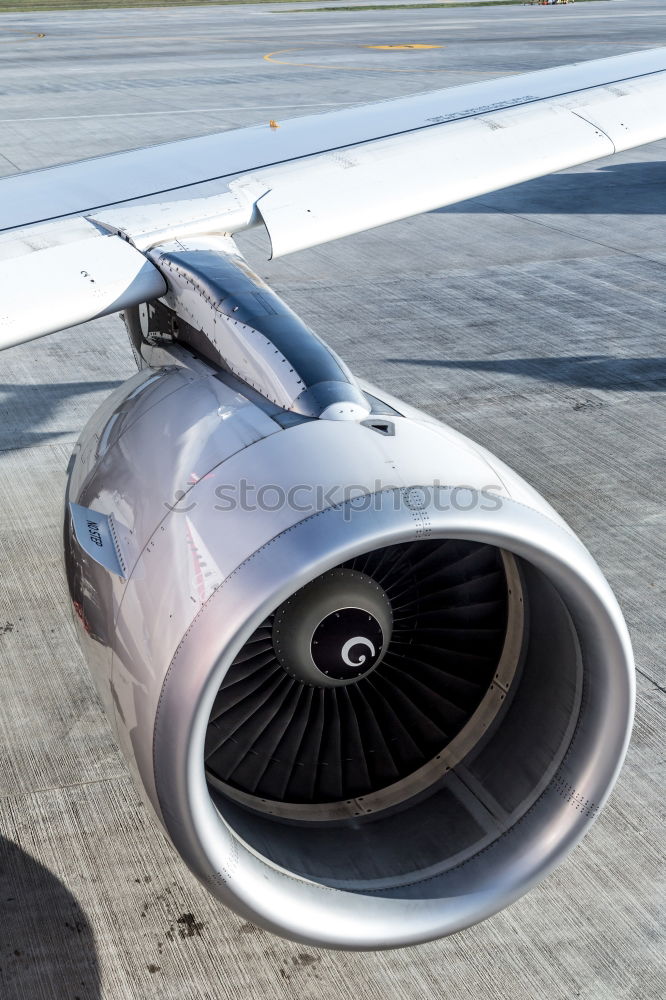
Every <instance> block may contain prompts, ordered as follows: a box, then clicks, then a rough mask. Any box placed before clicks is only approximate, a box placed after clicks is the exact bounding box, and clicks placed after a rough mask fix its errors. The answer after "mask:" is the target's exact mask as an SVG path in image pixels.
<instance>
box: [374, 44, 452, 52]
mask: <svg viewBox="0 0 666 1000" xmlns="http://www.w3.org/2000/svg"><path fill="white" fill-rule="evenodd" d="M444 47H445V46H444V45H418V44H416V43H409V44H407V45H364V46H363V48H364V49H381V50H382V51H383V52H395V51H396V50H399V51H401V52H402V51H404V50H406V49H443V48H444Z"/></svg>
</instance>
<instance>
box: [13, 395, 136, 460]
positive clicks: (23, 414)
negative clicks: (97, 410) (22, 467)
mask: <svg viewBox="0 0 666 1000" xmlns="http://www.w3.org/2000/svg"><path fill="white" fill-rule="evenodd" d="M119 385H122V379H120V380H115V381H101V382H39V383H36V384H34V385H24V384H17V383H11V382H0V451H3V450H5V449H9V448H29V447H30V446H31V445H36V444H43V443H44V442H45V441H53V440H55V439H57V438H61V437H70V436H71V435H72V434H76V435H77V436H78V434H79V432H80V431H81V430H82V426H83V422H85V419H84V421H83V422H82V424H81V426H77V427H72V428H70V427H65V428H63V429H61V430H39V429H38V428H40V427H48V425H49V424H53V423H55V422H57V420H58V410H59V409H60V407H61V405H62V403H63V402H65V401H66V400H69V399H75V398H78V397H80V396H88V395H91V394H92V393H102V392H104V393H110V392H112V391H113V389H116V388H117V387H118V386H119ZM100 402H101V399H100Z"/></svg>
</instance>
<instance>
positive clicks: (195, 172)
mask: <svg viewBox="0 0 666 1000" xmlns="http://www.w3.org/2000/svg"><path fill="white" fill-rule="evenodd" d="M664 137H666V48H660V49H651V50H648V51H644V52H639V53H631V54H628V55H624V56H616V57H612V58H608V59H600V60H595V61H594V62H588V63H579V64H575V65H572V66H566V67H560V68H556V69H549V70H543V71H540V72H538V73H529V74H525V75H521V76H515V77H509V78H504V79H502V80H498V81H494V82H483V83H476V84H471V85H466V86H462V87H456V88H453V89H450V90H443V91H437V92H433V93H430V94H421V95H416V96H413V97H408V98H401V99H398V100H393V101H384V102H381V103H379V104H373V105H367V106H364V107H357V108H351V109H347V110H344V111H336V112H328V113H324V114H319V115H311V116H308V117H303V118H297V119H294V120H292V121H287V122H284V123H280V127H279V128H277V129H272V128H270V127H269V126H268V125H266V126H265V127H254V128H249V129H241V130H237V131H229V132H224V133H219V134H216V135H211V136H206V137H203V138H200V139H189V140H183V141H180V142H174V143H169V144H166V145H162V146H154V147H150V148H148V149H144V150H137V151H133V152H128V153H119V154H114V155H111V156H106V157H101V158H97V159H93V160H87V161H82V162H80V163H75V164H70V165H67V166H63V167H55V168H50V169H47V170H41V171H33V172H30V173H26V174H19V175H15V176H10V177H8V178H3V179H0V231H3V230H4V233H3V235H2V236H0V347H2V346H11V344H14V343H18V342H20V341H21V340H27V339H31V338H32V337H36V336H41V335H42V334H45V333H51V332H54V330H56V329H63V328H65V327H67V326H70V325H73V324H75V323H80V322H84V321H86V320H87V319H90V318H92V317H94V316H99V315H104V314H106V313H109V312H112V311H114V310H118V309H121V308H124V307H126V306H130V305H133V304H137V303H139V302H142V301H146V300H147V299H150V298H155V297H158V296H159V295H161V294H163V280H162V278H161V276H160V274H159V271H158V270H157V268H156V267H155V266H154V265H153V264H152V263H150V262H149V261H148V260H147V258H146V257H144V256H143V253H144V252H146V251H148V250H149V249H150V248H151V247H152V246H155V245H157V244H159V243H161V242H164V241H165V240H168V239H174V238H178V236H184V235H190V236H191V235H197V234H208V233H216V232H217V233H220V232H222V233H229V234H233V233H234V232H238V231H239V230H240V229H244V228H247V227H248V226H250V225H256V224H259V223H263V224H264V225H265V226H266V228H267V230H268V233H269V235H270V238H271V243H272V249H273V256H279V255H282V254H286V253H291V252H293V251H295V250H299V249H303V248H305V247H311V246H315V245H317V244H320V243H324V242H326V241H328V240H332V239H337V238H339V237H341V236H345V235H349V234H351V233H356V232H360V231H362V230H365V229H370V228H372V227H374V226H379V225H383V224H385V223H387V222H392V221H394V220H397V219H402V218H406V217H408V216H410V215H416V214H419V213H421V212H426V211H430V210H433V209H436V208H439V207H441V206H444V205H450V204H453V203H455V202H458V201H462V200H464V199H466V198H470V197H474V196H477V195H480V194H483V193H485V192H488V191H494V190H497V189H499V188H502V187H506V186H508V185H511V184H516V183H519V182H521V181H524V180H528V179H530V178H534V177H539V176H543V175H545V174H549V173H552V172H554V171H557V170H561V169H564V168H566V167H571V166H574V165H576V164H579V163H585V162H587V161H589V160H594V159H597V158H599V157H603V156H608V155H610V154H613V153H615V152H618V151H620V150H624V149H629V148H631V147H633V146H639V145H642V144H644V143H647V142H653V141H655V140H657V139H661V138H664ZM166 192H170V193H171V198H172V199H174V200H171V201H164V194H165V193H166ZM160 197H162V199H163V200H162V201H161V202H160V203H156V201H157V200H158V199H159V198H160ZM52 220H56V221H52ZM81 227H83V229H82V228H81ZM86 275H88V276H90V275H94V281H93V280H89V281H88V284H86V280H85V278H86ZM160 283H162V284H160ZM93 285H94V287H93ZM161 289H162V290H161Z"/></svg>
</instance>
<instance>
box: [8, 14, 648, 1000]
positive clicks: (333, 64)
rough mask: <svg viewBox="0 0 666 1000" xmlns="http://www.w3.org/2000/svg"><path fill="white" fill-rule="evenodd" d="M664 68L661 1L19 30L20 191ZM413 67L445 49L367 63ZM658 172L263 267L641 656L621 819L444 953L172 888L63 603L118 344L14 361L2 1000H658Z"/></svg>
mask: <svg viewBox="0 0 666 1000" xmlns="http://www.w3.org/2000/svg"><path fill="white" fill-rule="evenodd" d="M287 6H288V5H287ZM314 6H317V4H314ZM42 36H43V37H42ZM665 43H666V10H665V9H664V5H663V3H661V2H660V0H624V2H622V0H612V2H609V3H607V4H605V3H596V4H576V5H574V6H567V7H553V8H540V7H528V8H521V7H507V8H502V9H491V8H482V9H480V10H465V9H454V10H436V11H428V10H406V11H375V12H358V13H339V12H338V13H335V12H333V13H330V14H329V13H324V14H322V13H312V12H307V11H301V12H298V13H289V12H287V11H286V10H285V8H284V6H282V7H279V8H271V7H270V6H261V7H229V8H222V7H221V8H201V9H193V8H186V9H182V10H179V9H173V8H171V9H168V10H165V11H154V10H153V11H141V10H127V11H114V12H99V11H94V12H87V13H78V14H71V13H58V14H51V15H42V14H31V15H23V16H22V15H6V16H3V17H1V18H0V130H1V131H0V136H1V139H0V173H12V172H14V171H16V170H24V169H30V168H35V167H41V166H46V165H49V164H54V163H59V162H63V161H66V160H70V159H73V158H80V157H86V156H93V155H96V154H100V153H105V152H110V151H114V150H120V149H126V148H131V147H133V146H138V145H145V144H148V143H155V142H161V141H165V140H168V139H174V138H179V137H182V136H191V135H197V134H201V133H203V132H210V131H215V130H218V129H226V128H232V127H234V126H239V125H244V124H249V123H255V122H266V121H268V120H269V119H271V118H273V119H277V120H278V121H279V120H280V118H285V117H287V116H290V115H295V114H298V112H299V110H301V109H303V110H305V109H307V110H313V109H321V110H325V109H326V108H328V107H338V106H341V105H346V104H350V103H355V102H364V101H371V100H376V99H379V98H381V97H390V96H395V95H399V94H407V93H413V92H416V91H420V90H424V89H428V88H431V87H442V86H446V85H452V86H455V85H456V84H459V83H465V82H469V81H472V80H475V79H481V78H487V79H489V78H492V77H493V76H499V75H502V74H508V73H516V72H520V71H523V70H531V69H537V68H541V67H546V66H553V65H557V64H559V63H566V62H570V61H573V60H578V59H589V58H595V57H599V56H604V55H612V54H615V53H620V52H623V51H629V50H632V49H634V50H637V49H640V48H647V47H650V46H653V45H660V44H665ZM413 44H420V45H431V46H436V47H434V48H425V49H396V50H392V49H389V50H386V49H377V48H368V47H367V46H376V45H413ZM665 154H666V143H658V144H655V145H652V146H648V147H645V148H642V149H638V150H633V151H630V152H628V153H626V154H623V155H621V156H619V157H617V158H615V159H614V160H612V161H608V162H607V161H600V162H598V163H596V164H595V165H594V166H586V167H581V168H579V169H576V170H571V171H567V172H565V173H563V174H560V175H558V176H555V177H551V178H545V179H543V180H538V181H534V182H531V183H529V184H525V185H523V186H521V187H516V188H513V189H510V190H507V191H504V192H500V193H498V194H495V195H491V196H486V197H483V198H480V199H477V200H475V201H471V202H468V203H465V204H463V205H459V206H456V207H454V208H450V209H447V210H445V211H441V212H436V213H433V214H430V215H427V216H425V217H422V218H420V219H415V220H411V221H407V222H404V223H399V224H396V225H393V226H389V227H386V228H384V229H381V230H378V231H376V232H372V233H368V234H364V235H362V236H359V237H355V238H352V239H348V240H346V241H342V242H339V243H335V244H331V245H329V246H324V247H322V248H320V249H316V250H312V251H309V252H306V253H301V254H298V255H295V256H294V257H291V258H286V259H283V260H280V261H277V262H275V263H270V264H269V263H265V254H264V255H263V257H262V253H263V250H264V247H263V244H262V240H261V239H260V238H259V237H257V236H254V235H252V236H251V237H246V238H245V239H244V240H243V246H244V247H245V249H246V251H247V252H248V255H249V256H250V258H251V260H252V261H253V263H255V264H256V265H257V266H258V267H259V269H260V272H261V274H263V275H264V276H265V277H266V278H267V279H268V280H269V281H270V282H271V283H272V284H273V285H274V286H275V288H276V289H277V290H278V291H279V292H280V293H281V294H282V295H283V296H284V297H285V298H286V299H287V301H288V302H289V303H290V305H292V306H293V307H294V308H295V309H296V311H297V312H300V313H301V315H302V316H303V317H304V318H305V319H306V320H307V321H308V322H310V323H311V325H312V326H313V327H314V329H315V330H317V331H318V332H319V333H321V334H322V335H323V336H324V337H325V338H326V339H327V340H329V341H330V342H331V344H332V345H333V346H334V347H335V348H336V349H337V350H338V351H339V352H340V353H341V354H342V355H343V357H344V358H345V359H346V360H347V361H348V362H349V363H350V365H351V367H352V368H353V369H354V370H355V371H356V372H357V373H358V374H359V375H361V376H364V377H365V378H368V379H370V380H371V381H373V382H375V383H377V384H379V385H382V386H384V387H386V388H387V389H388V390H390V391H392V392H394V393H395V394H396V395H399V396H402V397H403V398H405V399H407V400H408V401H410V402H412V403H416V404H418V405H420V406H423V407H424V408H426V409H428V410H429V411H430V412H432V413H434V414H436V415H437V416H439V417H440V418H442V419H443V420H445V421H447V422H448V423H450V424H452V425H453V426H454V427H455V428H456V429H458V430H461V431H463V432H465V433H467V434H469V435H470V436H471V437H473V438H475V439H477V440H478V441H480V442H482V443H483V444H484V445H485V446H487V447H489V448H490V449H491V450H492V451H495V452H496V453H498V454H499V455H500V456H501V457H502V458H503V459H504V460H506V461H507V462H509V464H511V465H513V466H514V467H516V468H517V469H518V470H519V471H520V472H521V473H522V474H523V475H524V476H525V477H526V478H527V479H528V480H530V481H531V482H532V483H533V484H534V485H535V486H536V487H537V488H538V489H539V490H541V491H542V492H543V493H544V494H545V495H546V497H547V498H548V499H549V500H550V501H551V502H552V503H553V504H554V505H555V507H556V508H557V509H558V510H559V511H560V512H561V513H562V514H563V515H564V517H565V518H567V519H568V520H569V522H570V523H571V524H572V525H573V527H574V528H575V529H576V530H577V531H578V532H579V533H580V535H581V536H582V538H583V540H584V541H585V542H586V544H587V545H588V546H589V548H590V549H591V550H592V552H593V554H594V555H595V556H596V558H597V559H598V561H599V562H600V564H601V566H602V568H603V570H604V571H605V573H606V574H607V576H608V578H609V579H610V582H611V584H612V585H613V586H614V588H615V590H616V592H617V594H618V597H619V599H620V602H621V604H622V606H623V609H624V611H625V614H626V617H627V620H628V623H629V627H630V629H631V633H632V636H633V640H634V644H635V651H636V657H637V664H638V709H637V721H636V727H635V732H634V738H633V742H632V746H631V749H630V752H629V756H628V760H627V764H626V766H625V769H624V771H623V773H622V776H621V779H620V781H619V784H618V786H617V789H616V791H615V793H614V795H613V797H612V799H611V801H610V803H609V805H608V807H607V808H606V809H605V811H604V812H603V814H602V816H601V818H600V819H599V821H598V822H597V824H596V825H595V827H594V828H593V830H592V832H591V833H590V834H589V835H588V837H587V838H586V840H585V841H584V843H583V844H582V845H581V846H580V847H578V848H577V849H576V850H575V852H574V853H573V855H572V856H571V857H570V859H569V860H568V862H567V863H566V864H565V865H564V866H563V867H561V868H560V869H558V871H557V872H556V873H555V874H554V875H552V876H550V878H548V879H547V880H546V881H545V882H544V883H542V884H541V885H540V886H539V887H538V888H537V889H536V890H535V891H533V892H532V893H531V894H529V895H528V896H526V897H524V898H523V899H521V900H520V901H519V902H517V903H516V904H515V905H513V906H512V907H511V908H510V909H509V910H507V911H505V912H503V913H501V914H500V915H498V916H495V917H493V918H492V919H490V920H488V921H486V922H485V923H484V924H482V925H481V926H478V927H476V928H473V929H471V930H469V931H466V932H465V933H462V934H459V935H457V936H456V937H454V938H450V939H448V940H445V941H442V942H439V943H435V944H431V945H427V946H422V947H418V948H411V949H407V950H405V951H401V952H387V953H382V954H353V955H349V954H343V953H328V952H324V951H317V950H314V949H310V948H304V947H302V946H298V945H292V944H290V943H287V942H283V941H281V940H279V939H277V938H273V937H270V936H269V935H267V934H265V933H263V932H262V931H259V930H257V929H255V928H254V927H252V926H251V925H249V924H246V923H243V922H242V921H241V920H240V919H238V918H237V917H235V916H234V915H233V914H231V913H228V912H226V911H225V910H223V909H222V908H221V907H220V906H218V904H216V903H215V902H214V900H213V899H212V898H211V897H210V896H208V895H207V894H206V892H205V891H204V890H203V889H202V888H201V887H200V886H199V885H198V883H196V882H195V880H194V879H193V877H191V876H190V874H189V873H188V872H187V871H186V870H185V868H184V867H183V865H182V864H181V863H180V862H179V860H178V858H177V857H176V856H175V854H174V852H173V851H172V850H171V848H170V847H169V846H168V845H167V844H166V842H165V840H164V838H163V837H162V835H161V834H160V833H159V832H158V831H157V830H156V829H155V827H154V826H153V825H152V823H151V821H150V819H149V817H148V816H147V815H146V814H145V810H144V809H143V808H142V806H141V805H140V803H139V801H138V799H137V797H136V795H135V793H134V791H133V788H132V784H131V781H130V778H129V775H128V772H127V770H126V767H125V764H124V762H123V760H122V759H121V757H120V754H119V751H118V749H117V747H116V745H115V743H114V740H113V738H112V736H111V733H110V730H109V728H108V726H107V723H106V720H105V718H104V716H103V715H102V711H101V709H100V706H99V703H98V701H97V699H96V696H95V694H94V691H93V688H92V684H91V682H90V680H89V678H88V675H87V671H86V668H85V666H84V663H83V661H82V659H81V656H80V654H79V651H78V648H77V646H76V643H75V638H74V631H73V627H72V624H71V622H70V617H69V610H68V605H67V600H66V598H65V593H64V585H63V579H62V569H61V554H60V533H61V518H62V491H63V485H64V476H65V467H66V465H67V460H68V457H69V454H70V451H71V448H72V445H73V442H74V441H75V439H76V436H77V434H78V431H79V430H80V428H81V427H82V425H83V423H84V422H85V420H86V419H87V418H88V416H89V415H90V414H91V413H92V412H93V410H94V409H95V408H96V406H97V405H98V404H99V402H100V401H101V400H102V399H103V397H104V396H105V394H106V393H107V392H108V391H109V390H110V389H111V388H112V387H113V386H115V385H116V384H118V382H119V381H121V380H123V379H125V378H127V377H129V376H130V375H131V374H132V372H133V361H132V358H131V355H130V352H129V349H128V345H127V340H126V336H125V333H124V330H123V328H122V326H121V324H120V322H119V320H118V319H117V318H109V319H104V320H100V321H97V322H95V323H91V324H88V325H86V326H85V327H80V328H78V329H76V330H72V331H68V332H65V333H61V334H59V335H57V336H53V337H50V338H47V339H44V340H42V341H39V342H36V343H32V344H29V345H25V346H23V347H21V348H18V349H15V350H13V351H11V352H6V353H4V354H2V356H0V449H1V450H0V559H1V563H0V565H1V566H2V577H1V580H0V685H1V686H0V752H1V754H2V766H1V767H0V834H1V835H2V839H0V899H1V901H2V902H1V906H2V909H1V911H0V967H1V968H0V995H1V996H2V997H3V1000H19V998H20V1000H46V998H49V1000H65V998H67V1000H74V998H76V997H78V998H80V1000H89V998H104V1000H125V998H132V1000H134V998H137V1000H139V998H145V1000H154V998H164V1000H167V998H168V1000H173V998H176V997H177V998H178V1000H190V998H196V1000H200V998H211V1000H212V998H216V1000H220V998H223V1000H226V998H234V1000H236V998H242V1000H246V998H282V997H294V996H296V997H302V998H316V1000H328V998H329V997H331V998H333V997H334V998H336V1000H338V998H340V1000H344V998H350V1000H351V998H353V1000H370V998H377V1000H379V998H381V1000H384V998H394V997H396V998H397V997H399V998H405V1000H417V998H418V1000H422V998H431V997H435V998H442V1000H444V998H446V1000H449V998H454V997H455V998H456V1000H458V998H460V1000H462V998H469V1000H504V998H506V1000H528V998H529V1000H536V998H539V1000H540V998H549V1000H560V998H561V1000H571V998H583V1000H633V998H636V1000H638V998H642V1000H657V998H660V997H662V996H664V995H665V994H666V976H665V973H664V965H663V953H664V918H663V911H660V899H663V894H664V887H663V871H664V864H663V856H664V839H663V830H664V804H663V802H664V749H663V747H664V737H663V723H664V691H665V685H666V676H665V675H666V671H665V663H666V639H665V625H666V622H665V617H666V615H665V611H664V604H665V602H664V590H665V576H666V574H665V573H664V565H665V557H666V551H665V550H666V541H665V540H666V517H665V514H664V509H665V507H664V488H665V486H666V470H665V461H664V440H665V437H666V415H665V408H664V399H665V397H664V390H665V389H666V350H665V349H664V336H663V325H664V318H663V317H664V310H665V308H666V286H665V282H664V279H665V277H666V226H665V225H664V213H665V211H666V171H665V169H664V162H663V161H664V157H665ZM38 292H39V289H38V287H37V286H36V288H35V294H38ZM407 847H408V845H407Z"/></svg>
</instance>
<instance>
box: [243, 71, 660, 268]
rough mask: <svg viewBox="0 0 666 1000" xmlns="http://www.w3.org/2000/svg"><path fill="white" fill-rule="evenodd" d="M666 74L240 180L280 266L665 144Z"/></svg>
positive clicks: (353, 149)
mask: <svg viewBox="0 0 666 1000" xmlns="http://www.w3.org/2000/svg"><path fill="white" fill-rule="evenodd" d="M665 109H666V73H660V74H656V75H654V76H651V77H646V78H644V79H641V80H638V81H635V82H633V83H631V84H625V85H624V87H623V90H622V94H621V95H618V93H617V92H616V91H615V90H614V88H612V87H611V88H608V87H599V88H595V89H593V90H591V91H588V92H587V93H586V100H585V102H583V101H581V100H580V99H578V100H575V101H574V100H571V99H568V100H566V101H564V102H563V101H562V100H559V99H554V100H551V101H541V102H539V104H538V105H526V106H523V107H515V108H511V109H506V110H502V111H499V112H495V113H491V114H485V115H480V116H478V117H476V118H472V119H468V120H466V121H458V122H449V123H446V124H442V125H439V126H436V127H434V128H428V129H422V130H420V131H418V132H410V133H408V134H406V135H403V136H396V137H394V138H391V139H383V140H380V141H377V142H372V143H367V144H364V145H361V146H354V147H351V148H347V149H345V150H340V151H336V152H333V153H327V154H322V155H319V156H314V157H310V158H308V159H304V160H301V161H299V162H297V163H291V164H284V165H281V166H278V167H274V168H269V169H267V170H262V171H257V172H256V173H254V174H250V175H247V176H245V177H241V178H238V179H237V180H235V181H233V182H232V183H231V185H230V187H231V189H232V190H233V191H234V192H236V193H237V194H238V195H239V196H241V195H242V196H243V197H245V198H247V199H249V200H254V201H255V203H256V206H257V209H258V211H259V213H260V215H261V217H262V220H263V222H264V224H265V226H266V229H267V230H268V233H269V236H270V239H271V247H272V255H273V257H280V256H283V255H285V254H288V253H293V252H294V251H297V250H304V249H306V248H308V247H312V246H316V245H318V244H320V243H325V242H327V241H329V240H334V239H338V238H340V237H342V236H349V235H351V234H353V233H358V232H362V231H363V230H366V229H371V228H373V227H375V226H381V225H384V224H386V223H388V222H395V221H397V220H399V219H404V218H407V217H409V216H411V215H418V214H420V213H422V212H429V211H432V210H434V209H437V208H441V207H444V206H446V205H451V204H455V203H456V202H460V201H464V200H466V199H468V198H473V197H476V196H478V195H481V194H486V193H487V192H489V191H495V190H498V189H500V188H503V187H507V186H509V185H512V184H518V183H520V182H522V181H526V180H531V179H533V178H535V177H541V176H544V175H546V174H549V173H553V172H555V171H557V170H563V169H565V168H567V167H572V166H576V165H578V164H580V163H586V162H588V161H590V160H595V159H599V158H600V157H603V156H608V155H611V154H612V153H615V152H616V151H617V149H618V148H620V149H627V148H630V147H631V146H636V145H641V144H642V143H645V142H651V141H653V140H655V139H659V138H663V137H664V136H666V110H665Z"/></svg>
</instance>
